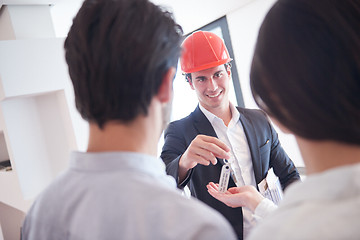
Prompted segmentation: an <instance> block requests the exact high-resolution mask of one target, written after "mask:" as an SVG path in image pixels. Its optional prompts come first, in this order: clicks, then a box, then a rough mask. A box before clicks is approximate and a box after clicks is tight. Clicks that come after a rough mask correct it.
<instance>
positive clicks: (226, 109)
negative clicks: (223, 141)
mask: <svg viewBox="0 0 360 240" xmlns="http://www.w3.org/2000/svg"><path fill="white" fill-rule="evenodd" d="M201 106H202V105H201ZM202 107H203V108H205V109H206V110H207V111H209V112H211V113H212V114H214V115H215V116H217V117H218V118H220V119H222V120H223V122H224V124H225V125H226V126H228V125H229V122H230V121H231V118H232V114H231V109H230V102H228V104H224V105H222V106H219V107H218V108H211V109H208V108H206V107H204V106H202Z"/></svg>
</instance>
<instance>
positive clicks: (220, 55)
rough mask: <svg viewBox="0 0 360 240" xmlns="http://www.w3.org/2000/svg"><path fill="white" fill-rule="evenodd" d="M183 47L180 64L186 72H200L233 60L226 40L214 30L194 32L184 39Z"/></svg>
mask: <svg viewBox="0 0 360 240" xmlns="http://www.w3.org/2000/svg"><path fill="white" fill-rule="evenodd" d="M182 48H183V52H182V54H181V57H180V64H181V70H182V71H183V72H184V73H193V72H198V71H201V70H204V69H208V68H212V67H216V66H219V65H221V64H225V63H228V62H230V61H231V60H232V59H231V58H230V56H229V52H228V50H227V49H226V46H225V44H224V41H223V40H222V39H221V38H220V37H219V36H217V35H216V34H214V33H212V32H205V31H197V32H194V33H192V34H191V35H190V36H188V37H187V38H186V39H185V40H184V42H183V43H182Z"/></svg>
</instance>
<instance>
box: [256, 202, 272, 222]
mask: <svg viewBox="0 0 360 240" xmlns="http://www.w3.org/2000/svg"><path fill="white" fill-rule="evenodd" d="M276 209H277V206H276V204H275V203H273V202H272V201H271V200H269V199H267V198H264V199H263V200H262V201H261V202H260V203H259V205H258V206H257V207H256V208H255V211H254V218H255V219H256V221H261V219H263V218H264V217H266V216H267V215H268V214H269V213H271V212H272V211H274V210H276Z"/></svg>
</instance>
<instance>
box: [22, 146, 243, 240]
mask: <svg viewBox="0 0 360 240" xmlns="http://www.w3.org/2000/svg"><path fill="white" fill-rule="evenodd" d="M22 237H23V239H30V240H31V239H34V240H35V239H36V240H42V239H51V240H56V239H126V240H129V239H134V240H135V239H136V240H137V239H214V240H215V239H216V240H218V239H235V238H236V237H235V233H234V231H233V229H232V227H231V226H230V224H229V223H228V222H227V221H226V219H225V218H224V217H223V216H222V215H221V214H220V213H218V212H217V211H215V210H213V209H211V208H210V207H208V206H207V205H205V204H204V203H202V202H200V201H198V200H196V199H194V198H190V199H188V198H185V197H183V196H182V195H181V191H180V190H178V189H177V188H176V183H175V180H174V179H173V178H172V177H171V176H168V175H166V172H165V165H164V163H163V161H162V160H161V159H158V158H155V157H152V156H149V155H143V154H138V153H130V152H107V153H80V152H73V153H72V155H71V161H70V167H69V169H68V170H66V171H65V172H64V173H63V174H62V175H61V176H59V177H58V178H57V179H56V180H55V181H54V182H53V183H52V184H51V185H50V186H49V187H48V188H47V189H46V190H45V191H44V192H43V193H42V194H41V195H40V196H39V198H38V199H37V200H36V201H35V203H34V204H33V206H32V207H31V209H30V211H29V212H28V214H27V216H26V219H25V221H24V225H23V228H22Z"/></svg>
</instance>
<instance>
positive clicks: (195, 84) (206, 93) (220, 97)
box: [189, 65, 231, 115]
mask: <svg viewBox="0 0 360 240" xmlns="http://www.w3.org/2000/svg"><path fill="white" fill-rule="evenodd" d="M191 79H192V80H191V81H189V83H190V86H191V88H192V89H193V90H195V92H196V95H197V97H198V99H199V103H200V104H201V106H203V107H204V108H205V109H206V110H208V111H209V112H211V113H213V114H215V115H216V113H219V111H226V110H228V109H229V96H228V95H229V83H230V80H231V71H230V67H228V69H225V66H224V65H220V66H216V67H213V68H208V69H205V70H202V71H199V72H194V73H191Z"/></svg>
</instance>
